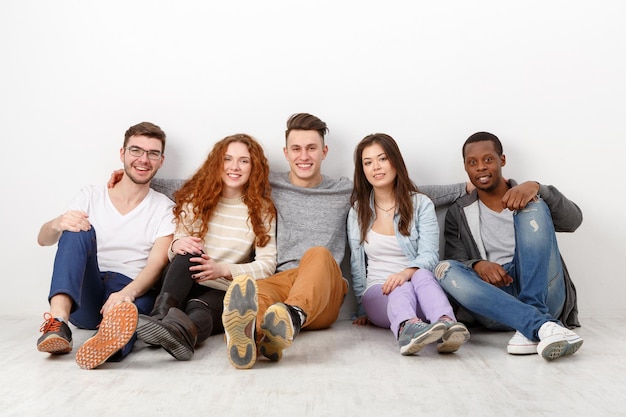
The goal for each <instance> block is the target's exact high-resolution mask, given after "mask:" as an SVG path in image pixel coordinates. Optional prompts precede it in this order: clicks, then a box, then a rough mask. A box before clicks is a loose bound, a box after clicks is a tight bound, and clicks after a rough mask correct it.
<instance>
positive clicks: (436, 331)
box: [398, 319, 447, 356]
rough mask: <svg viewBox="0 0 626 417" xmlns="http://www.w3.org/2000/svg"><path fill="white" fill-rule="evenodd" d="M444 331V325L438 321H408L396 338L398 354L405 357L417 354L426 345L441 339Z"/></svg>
mask: <svg viewBox="0 0 626 417" xmlns="http://www.w3.org/2000/svg"><path fill="white" fill-rule="evenodd" d="M446 329H447V327H446V325H445V324H444V323H442V322H440V321H438V322H436V323H425V322H423V321H421V320H418V319H411V320H408V321H407V322H405V323H404V325H403V326H402V327H401V329H400V334H399V336H398V344H399V345H400V353H401V354H403V355H405V356H406V355H413V354H414V353H417V352H419V351H420V350H422V348H423V347H424V346H426V345H427V344H429V343H433V342H436V341H437V340H439V339H441V337H442V336H443V335H444V333H445V332H446Z"/></svg>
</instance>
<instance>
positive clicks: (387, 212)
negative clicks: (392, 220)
mask: <svg viewBox="0 0 626 417" xmlns="http://www.w3.org/2000/svg"><path fill="white" fill-rule="evenodd" d="M374 205H375V206H376V207H378V208H379V209H381V210H382V211H384V212H385V217H387V218H389V217H391V214H389V212H390V211H391V210H393V209H395V208H396V205H395V204H394V205H393V207H389V208H388V209H387V210H385V209H384V208H382V207H381V206H379V205H378V203H376V201H374Z"/></svg>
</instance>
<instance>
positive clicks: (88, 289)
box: [48, 227, 155, 359]
mask: <svg viewBox="0 0 626 417" xmlns="http://www.w3.org/2000/svg"><path fill="white" fill-rule="evenodd" d="M131 281H132V280H131V279H130V278H129V277H127V276H126V275H123V274H119V273H117V272H100V269H99V268H98V258H97V244H96V231H95V230H94V228H93V227H92V228H91V229H90V230H89V231H85V232H68V231H65V232H63V234H62V235H61V238H60V239H59V243H58V248H57V253H56V257H55V259H54V269H53V272H52V282H51V284H50V294H49V296H48V300H50V299H51V298H52V297H53V296H55V295H57V294H67V295H69V296H70V297H71V299H72V301H73V306H72V311H71V312H70V322H71V323H72V324H73V325H75V326H76V327H78V328H79V329H91V330H95V329H97V328H98V325H99V324H100V321H102V315H101V314H100V309H101V308H102V306H103V305H104V303H105V302H106V300H107V299H108V298H109V296H110V295H111V294H112V293H114V292H117V291H120V290H121V289H122V288H124V287H125V286H126V285H127V284H128V283H130V282H131ZM154 299H155V296H154V293H153V292H152V291H149V292H148V293H146V294H144V295H142V296H141V297H137V299H135V305H136V306H137V309H138V310H139V314H149V313H150V310H151V309H152V306H153V305H154ZM135 340H136V336H133V338H132V339H131V340H130V342H128V344H127V345H126V346H124V347H123V348H122V349H121V350H120V352H119V354H117V355H116V358H117V359H120V358H123V357H124V356H126V355H127V354H128V353H130V351H131V350H132V348H133V344H134V343H135Z"/></svg>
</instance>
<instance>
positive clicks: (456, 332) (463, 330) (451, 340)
mask: <svg viewBox="0 0 626 417" xmlns="http://www.w3.org/2000/svg"><path fill="white" fill-rule="evenodd" d="M439 322H440V323H443V324H445V325H446V331H445V333H444V334H443V336H441V339H439V341H438V342H437V352H439V353H453V352H456V351H457V350H459V348H460V347H461V345H462V344H463V343H465V342H467V341H468V340H469V338H470V332H469V330H467V327H465V325H464V324H463V323H459V322H457V321H452V320H439Z"/></svg>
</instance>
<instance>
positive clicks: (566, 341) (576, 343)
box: [537, 321, 583, 361]
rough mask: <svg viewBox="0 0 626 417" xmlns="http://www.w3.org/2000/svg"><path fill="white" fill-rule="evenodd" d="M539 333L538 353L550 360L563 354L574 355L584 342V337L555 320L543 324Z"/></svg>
mask: <svg viewBox="0 0 626 417" xmlns="http://www.w3.org/2000/svg"><path fill="white" fill-rule="evenodd" d="M538 334H539V344H538V345H537V353H538V354H540V355H541V357H542V358H544V359H545V360H548V361H550V360H552V359H556V358H559V357H561V356H565V355H572V354H574V353H576V352H577V351H578V349H580V347H581V346H582V344H583V339H582V338H581V337H580V336H578V335H577V334H576V333H574V332H573V331H571V330H569V329H566V328H565V327H563V326H561V325H559V324H558V323H555V322H553V321H548V322H545V323H544V324H542V325H541V327H540V328H539V332H538Z"/></svg>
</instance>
